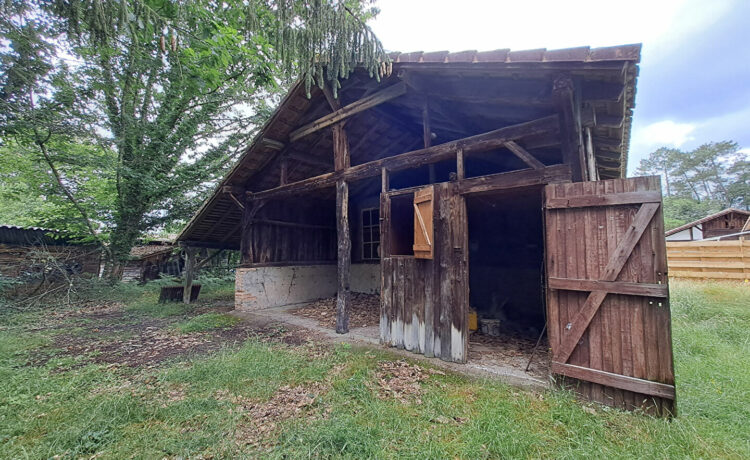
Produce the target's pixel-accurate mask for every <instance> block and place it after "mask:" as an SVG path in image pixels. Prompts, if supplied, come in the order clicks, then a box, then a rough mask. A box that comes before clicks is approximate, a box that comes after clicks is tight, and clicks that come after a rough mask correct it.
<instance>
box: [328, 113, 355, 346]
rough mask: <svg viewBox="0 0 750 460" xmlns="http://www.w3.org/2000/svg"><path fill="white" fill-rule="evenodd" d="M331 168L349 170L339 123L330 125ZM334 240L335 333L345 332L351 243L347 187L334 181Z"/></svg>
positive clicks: (343, 182)
mask: <svg viewBox="0 0 750 460" xmlns="http://www.w3.org/2000/svg"><path fill="white" fill-rule="evenodd" d="M332 130H333V167H334V170H335V171H343V170H345V169H347V168H348V167H349V166H350V163H351V162H350V160H349V140H348V138H347V136H346V131H345V130H344V125H343V123H338V124H335V125H333V127H332ZM336 237H337V240H338V248H339V249H338V257H337V274H338V277H337V278H338V287H337V292H336V332H337V333H338V334H346V333H348V332H349V298H350V295H349V280H350V271H351V262H352V242H351V238H350V235H349V184H348V183H347V182H346V180H345V179H343V178H339V179H337V180H336Z"/></svg>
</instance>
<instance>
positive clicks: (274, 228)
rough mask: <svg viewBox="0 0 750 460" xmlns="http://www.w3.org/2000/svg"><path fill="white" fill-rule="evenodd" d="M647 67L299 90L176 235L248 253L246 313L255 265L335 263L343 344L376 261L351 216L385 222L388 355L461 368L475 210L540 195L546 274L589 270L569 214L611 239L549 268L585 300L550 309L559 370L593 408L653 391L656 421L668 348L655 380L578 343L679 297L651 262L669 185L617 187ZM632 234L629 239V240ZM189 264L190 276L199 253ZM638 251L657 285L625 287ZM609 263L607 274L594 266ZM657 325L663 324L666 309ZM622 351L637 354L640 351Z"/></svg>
mask: <svg viewBox="0 0 750 460" xmlns="http://www.w3.org/2000/svg"><path fill="white" fill-rule="evenodd" d="M639 58H640V45H626V46H620V47H611V48H597V49H590V48H588V47H581V48H570V49H564V50H553V51H547V50H526V51H515V52H513V51H509V50H496V51H491V52H485V53H477V52H474V51H470V52H462V53H443V52H440V53H405V54H399V53H397V54H394V55H393V56H392V59H393V63H392V64H393V72H392V73H391V74H390V75H388V76H387V77H385V78H383V80H382V81H375V80H373V79H370V78H369V77H368V76H367V75H366V74H365V73H364V72H362V71H355V72H354V73H353V74H352V75H351V76H350V78H348V79H346V80H343V81H342V82H341V88H340V89H339V90H338V98H334V97H333V93H332V91H331V89H330V88H329V87H327V86H326V87H323V88H313V89H312V94H311V97H309V98H308V97H306V96H305V94H304V85H303V84H301V83H297V84H296V85H295V86H294V87H293V88H292V89H291V91H290V93H289V94H288V95H287V97H286V98H285V99H284V100H283V101H282V103H281V105H280V106H279V108H278V109H277V110H276V112H275V113H274V114H273V115H272V117H271V118H270V119H269V121H268V122H267V123H266V125H265V126H264V127H263V128H262V129H261V130H260V132H259V134H258V136H257V138H256V139H255V141H254V142H253V143H252V144H251V145H250V146H249V147H248V149H247V150H246V152H245V153H244V154H243V156H242V157H241V158H240V159H239V161H238V163H237V164H236V165H235V166H234V168H233V169H232V170H231V171H230V172H229V174H228V175H227V177H226V178H225V179H224V180H223V181H222V182H221V184H219V186H218V188H217V190H216V192H215V193H214V194H213V196H212V197H211V198H209V199H208V200H207V201H206V203H204V205H203V206H202V207H201V209H200V210H199V211H198V214H197V215H196V216H195V217H194V218H193V219H192V220H191V221H190V222H189V223H188V225H187V226H186V228H185V229H184V230H183V232H182V233H181V234H180V236H179V237H178V239H179V241H180V242H181V244H182V245H184V246H188V247H194V246H203V247H215V248H227V249H238V250H240V251H241V254H242V264H241V266H240V270H245V271H244V272H243V274H240V273H239V272H238V291H237V297H236V298H237V302H238V305H241V304H242V302H251V301H253V302H254V301H255V299H256V297H257V296H255V294H246V293H244V291H243V292H240V289H239V285H240V278H241V277H242V276H245V273H249V272H248V270H250V271H252V270H255V269H260V268H270V267H277V268H278V267H286V266H291V267H294V266H307V267H309V266H317V267H325V266H328V265H332V264H335V267H336V270H335V273H336V279H335V292H336V332H338V333H340V334H344V333H347V332H348V331H349V314H350V310H351V308H350V302H351V297H352V296H351V292H352V290H353V284H354V281H355V280H354V279H353V277H352V270H353V266H354V265H355V264H363V263H367V262H371V261H370V260H362V259H365V257H364V256H363V255H362V254H363V253H364V251H362V246H358V244H360V245H361V244H364V243H363V242H362V241H361V235H362V231H363V229H362V228H361V227H364V226H365V224H364V223H359V219H357V218H350V215H351V214H352V212H354V213H355V214H353V215H354V216H356V215H357V214H356V212H357V211H358V210H360V211H361V210H362V209H372V208H378V206H379V208H378V210H379V213H378V214H377V215H379V220H380V222H379V227H378V226H377V225H375V224H373V222H368V223H367V231H368V232H371V233H368V235H373V234H377V235H378V238H379V239H378V242H377V244H378V245H379V246H378V251H377V257H379V259H380V260H379V262H380V263H379V268H380V286H379V292H380V293H381V309H380V340H381V343H383V344H387V345H391V346H396V347H400V348H405V349H407V350H410V351H414V352H417V353H423V354H425V355H427V356H437V357H440V358H441V359H444V360H447V361H454V362H466V361H467V359H468V345H469V342H468V319H467V318H468V310H469V301H470V300H469V282H470V278H469V239H468V233H469V231H468V226H469V224H468V222H469V218H468V217H467V216H468V208H467V200H476V199H485V198H487V197H490V198H493V197H495V198H496V197H497V196H498V194H501V193H500V192H502V194H505V195H513V194H514V193H515V194H520V195H522V196H524V197H527V196H529V194H534V193H536V195H535V196H536V199H539V200H541V199H542V198H541V196H542V194H544V197H545V198H544V201H543V209H539V208H538V209H537V211H538V212H537V216H538V218H539V222H543V220H544V219H547V217H544V218H543V216H550V217H549V221H550V222H552V221H555V222H558V224H557V225H558V227H556V228H555V229H553V228H551V227H549V225H548V226H547V227H546V228H545V229H544V231H545V232H546V233H545V234H543V232H542V231H540V233H539V239H540V241H541V242H540V244H539V245H537V246H536V247H542V248H543V249H542V251H543V252H544V254H545V256H544V257H546V258H547V259H546V261H541V262H540V264H539V265H544V266H549V267H552V266H553V265H554V264H559V257H565V258H567V259H566V260H568V261H575V260H578V262H579V263H583V262H584V255H582V254H581V253H580V251H579V252H576V253H573V254H571V253H566V252H565V251H566V250H568V251H569V252H570V251H574V250H577V249H578V248H583V246H584V243H581V242H575V241H570V242H569V243H568V244H567V245H565V244H560V241H559V240H557V239H556V238H557V234H556V233H555V232H559V231H561V228H562V227H561V226H562V225H563V223H564V224H565V225H568V226H570V225H572V224H571V223H569V222H568V220H566V219H567V217H566V216H567V214H566V213H570V215H576V216H577V217H576V219H578V220H582V222H584V223H585V225H588V226H589V227H587V228H586V231H589V232H595V231H598V232H599V233H602V232H605V233H606V231H611V234H607V235H608V236H607V238H608V243H609V246H608V247H607V248H609V249H607V248H605V249H601V247H600V246H597V247H596V249H594V250H595V251H599V252H598V253H596V254H595V255H594V256H590V257H588V258H586V259H585V262H586V263H589V262H591V263H593V264H594V265H595V266H594V267H593V268H591V270H592V272H593V271H595V272H597V273H598V277H596V278H591V277H587V276H578V274H576V270H575V268H570V270H569V271H568V272H566V271H565V270H563V271H554V270H551V271H546V272H545V275H544V277H545V278H544V279H545V281H544V289H545V290H546V292H548V293H558V292H566V293H573V294H570V295H567V296H563V297H559V298H558V297H556V295H557V294H554V295H553V294H549V295H548V296H547V301H546V305H547V309H548V310H549V315H550V319H549V321H548V325H549V328H550V329H549V337H550V342H551V345H552V348H553V362H552V365H551V372H552V373H553V374H556V375H559V376H564V377H568V378H571V379H574V380H578V381H580V382H582V384H583V386H584V387H585V388H586V389H587V390H586V391H589V389H590V388H593V389H591V390H590V391H591V393H590V394H587V396H588V397H590V398H591V399H594V400H597V401H600V402H604V403H610V402H611V401H608V400H607V399H606V398H605V397H603V396H602V395H606V392H601V391H600V389H599V387H597V386H596V385H601V386H603V387H607V388H615V389H616V390H617V391H621V392H625V393H618V395H621V396H622V395H623V394H624V395H625V396H623V397H622V398H624V399H621V400H618V401H616V404H614V405H617V406H618V407H631V408H632V407H636V406H638V403H637V401H636V399H637V398H638V397H640V396H639V395H646V396H647V397H650V398H655V401H656V403H654V404H653V405H652V406H651V407H656V411H657V412H658V413H665V414H666V413H673V410H674V404H673V401H674V375H673V372H672V367H671V366H672V362H671V338H669V337H668V338H669V340H666V339H665V340H662V342H659V344H658V347H657V348H658V356H659V359H661V360H662V361H661V363H660V365H662V366H664V368H665V369H668V372H667V371H665V372H664V373H662V374H660V375H658V376H657V375H644V376H641V375H640V374H638V373H635V374H633V373H632V372H631V373H630V374H629V373H628V371H627V370H622V369H616V368H611V367H612V366H609V364H607V365H606V366H605V365H601V364H598V363H596V362H589V361H587V360H583V359H582V358H581V356H582V354H583V353H584V352H585V351H586V350H588V349H587V348H586V347H587V346H588V345H585V346H582V345H581V344H582V343H585V342H586V341H587V340H588V337H589V335H588V334H590V330H591V329H592V328H594V329H596V328H597V327H599V323H600V322H601V321H606V320H603V319H601V318H600V316H601V314H600V313H598V312H600V311H602V310H606V309H611V308H614V307H611V306H610V303H612V302H613V301H612V300H611V299H612V298H613V297H617V296H631V297H634V298H639V299H660V300H658V301H657V302H659V304H661V303H662V302H667V301H668V289H667V287H666V285H665V284H662V283H661V281H662V278H663V276H664V273H663V271H662V268H663V267H666V262H665V261H664V263H663V264H662V262H661V260H657V259H658V257H660V256H661V255H662V252H661V246H660V245H659V240H658V239H655V237H653V235H655V234H656V233H658V231H657V230H658V228H659V225H658V224H657V221H658V219H660V216H661V214H660V212H661V194H660V192H659V189H658V184H656V183H654V182H653V181H651V182H647V183H645V182H642V181H640V182H639V181H635V182H632V183H631V182H628V181H629V180H626V179H622V178H623V177H624V175H625V171H626V168H627V150H628V143H629V135H630V125H631V119H632V110H633V106H634V96H635V79H636V76H637V70H638V69H637V63H638V60H639ZM617 181H625V182H617ZM581 184H586V185H585V186H583V190H584V192H586V191H590V189H593V188H596V187H598V188H602V191H601V193H580V192H581V190H579V188H577V187H578V186H579V185H581ZM568 185H570V186H571V187H570V188H566V187H567V186H568ZM556 187H562V188H560V189H559V190H558V189H557V188H556ZM612 187H614V188H613V189H611V190H610V188H612ZM605 188H606V190H604V189H605ZM615 188H616V189H615ZM554 190H557V192H556V193H557V194H555V192H553V191H554ZM597 190H598V189H597ZM539 203H541V201H539ZM524 204H533V201H528V202H524ZM527 207H528V206H527ZM540 208H541V206H540ZM592 209H600V210H602V213H604V212H605V211H606V212H607V213H610V214H612V215H614V214H616V213H623V214H622V215H621V216H620V218H619V220H613V219H610V220H606V219H602V220H601V222H599V224H598V225H599V226H598V227H597V226H596V224H597V221H596V219H592V220H588V217H590V216H593V215H594V214H596V213H595V212H594V211H592ZM623 209H624V210H625V211H623ZM558 211H559V212H558ZM556 212H557V214H556ZM576 213H578V214H576ZM498 215H499V214H498ZM602 215H604V214H602ZM607 215H609V214H607ZM618 215H619V214H618ZM560 216H562V217H560ZM581 216H584V218H583V219H580V218H579V217H581ZM558 218H560V220H559V221H556V220H555V219H558ZM596 218H599V217H598V215H597V217H596ZM631 220H632V221H631ZM560 222H562V223H560ZM570 222H574V220H573V219H572V218H571V220H570ZM575 222H577V221H575ZM624 223H626V224H627V228H626V229H625V228H620V227H617V225H625V224H624ZM615 224H616V225H615ZM539 225H541V226H544V225H545V224H543V223H541V224H539ZM575 225H578V224H575ZM610 227H611V228H610ZM662 233H663V232H662ZM602 234H603V233H602ZM644 235H646V236H644ZM566 237H567V238H574V237H579V238H580V237H581V234H575V233H573V232H569V233H568V234H566ZM368 241H369V243H368V244H371V245H372V244H374V243H373V242H372V241H371V240H368ZM642 241H646V242H647V243H648V244H651V245H652V246H653V248H654V254H656V257H655V258H652V259H651V260H650V261H649V260H648V259H647V256H646V255H643V256H641V255H640V252H639V251H642V250H643V248H642V247H641V246H643V245H645V244H646V243H643V242H642ZM662 243H663V241H662ZM368 248H371V249H370V253H369V254H370V256H369V257H368V259H375V261H376V262H377V261H378V260H377V257H372V255H373V254H374V253H375V249H374V246H371V247H370V246H368ZM607 251H609V252H607ZM558 253H559V254H558ZM186 254H187V255H188V260H187V266H188V267H192V266H193V265H194V261H191V260H190V254H191V252H190V251H189V250H186ZM550 254H554V257H553V256H551V255H550ZM631 254H637V257H638V258H640V259H642V260H643V264H642V265H638V266H639V267H640V268H641V269H642V270H644V272H645V273H647V274H648V277H650V278H653V279H654V280H657V278H658V280H657V281H659V282H656V281H651V282H644V281H643V280H642V279H641V278H639V277H638V276H636V277H635V278H633V279H630V278H628V277H630V276H631V275H632V269H628V268H627V267H629V266H630V265H632V264H633V262H632V260H631V259H633V258H634V257H636V256H632V257H631ZM544 257H541V258H544ZM576 258H578V259H576ZM640 259H639V260H640ZM600 261H603V262H602V267H599V266H598V265H596V264H598V263H599V262H600ZM640 263H641V262H639V264H640ZM628 264H630V265H628ZM555 268H556V269H557V266H555ZM651 269H654V270H655V271H654V273H651V272H649V270H651ZM326 270H329V269H326ZM540 270H541V269H540ZM326 273H329V272H328V271H326ZM540 273H541V272H540ZM583 275H586V273H583ZM191 276H192V275H188V276H187V277H186V278H188V280H187V283H186V285H189V282H190V280H189V278H190V277H191ZM648 277H647V278H648ZM537 280H538V278H537ZM664 281H665V279H664ZM537 284H538V282H537ZM290 291H291V287H290ZM187 292H188V291H187V288H186V293H187ZM579 294H580V296H579ZM576 296H579V297H580V299H581V302H580V304H575V305H574V303H572V300H570V299H573V298H576V299H578V298H579V297H576ZM540 297H542V296H540ZM560 299H563V300H560ZM187 300H188V297H186V301H187ZM566 302H571V303H570V305H568V304H567V303H566ZM651 303H653V301H651ZM615 304H616V305H619V304H617V302H615ZM622 304H623V305H624V304H625V302H622ZM561 305H562V306H563V307H564V308H565V311H564V312H563V313H562V315H563V316H564V315H567V314H568V311H570V312H571V317H569V318H567V319H566V321H567V322H566V323H560V322H559V321H563V319H561V318H562V317H561V316H559V315H558V313H559V312H558V311H557V309H559V308H561V307H560V306H561ZM634 305H635V304H634ZM638 305H640V304H638ZM648 305H650V304H648ZM603 306H604V307H603ZM617 308H619V306H618V307H617ZM639 308H640V307H639ZM645 308H646V309H648V307H645ZM573 312H574V313H575V314H573ZM648 314H649V315H651V312H649V313H648ZM626 316H627V314H623V317H626ZM646 316H648V315H646ZM646 316H644V318H645V317H646ZM649 318H650V316H649ZM653 318H655V321H656V320H658V321H660V322H662V324H664V322H665V321H668V320H669V316H668V312H667V314H666V316H665V315H664V313H663V312H656V313H654V314H653ZM665 318H666V319H665ZM553 319H554V320H555V321H557V322H555V323H554V324H553V322H552V321H553ZM558 319H559V321H558ZM545 321H547V319H545ZM628 321H629V320H628ZM634 324H635V323H634ZM628 327H629V324H628ZM597 331H598V329H597ZM597 333H598V332H597ZM654 340H655V339H654ZM654 343H656V342H654ZM581 347H583V348H585V350H584V351H581V350H580V349H581ZM620 352H621V353H623V354H625V353H626V352H627V353H631V352H632V353H633V356H635V358H633V359H636V358H637V359H640V358H641V356H640V355H638V353H641V352H643V350H640V351H639V350H625V349H622V350H620ZM651 353H654V352H653V351H652V352H651ZM641 354H642V353H641ZM667 358H668V359H667ZM608 366H609V367H608ZM631 374H632V375H631ZM636 374H637V375H636ZM586 385H589V386H586ZM607 391H609V390H607ZM597 392H599V393H597ZM594 395H598V396H594ZM634 395H635V396H634ZM628 404H629V406H628Z"/></svg>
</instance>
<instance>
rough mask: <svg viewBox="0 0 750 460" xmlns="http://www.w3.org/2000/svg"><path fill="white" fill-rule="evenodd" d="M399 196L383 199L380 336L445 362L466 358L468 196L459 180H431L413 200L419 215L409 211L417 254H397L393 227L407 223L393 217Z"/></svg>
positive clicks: (391, 343) (387, 343)
mask: <svg viewBox="0 0 750 460" xmlns="http://www.w3.org/2000/svg"><path fill="white" fill-rule="evenodd" d="M394 194H398V192H394ZM398 198H401V199H403V197H398ZM398 198H397V197H394V196H392V195H389V194H383V195H382V196H381V202H380V203H381V210H380V216H381V229H380V232H381V233H380V234H381V261H380V268H381V289H380V292H381V294H380V341H381V343H383V344H385V345H390V346H393V347H398V348H403V349H406V350H409V351H412V352H414V353H420V354H424V355H426V356H435V357H439V358H440V359H442V360H444V361H452V362H460V363H462V362H466V360H467V357H468V337H469V331H468V307H469V292H468V289H469V282H468V260H467V257H468V239H467V234H468V233H467V231H466V204H465V201H464V197H463V196H461V195H460V194H459V193H458V190H457V187H456V184H454V183H442V184H435V185H430V186H426V187H424V188H422V189H420V190H417V191H416V192H415V193H414V196H413V203H410V204H409V205H410V207H411V209H413V210H414V214H413V215H409V216H408V217H409V219H410V220H411V219H413V224H414V240H413V241H414V244H413V246H410V247H413V252H414V254H413V255H404V254H394V253H393V251H394V250H395V248H396V247H403V245H402V244H396V243H395V242H394V239H395V238H396V232H395V231H394V228H398V227H400V226H401V225H402V224H403V222H395V221H393V219H397V218H398V217H397V216H396V215H395V214H394V213H392V209H393V203H392V200H395V199H398ZM416 213H419V214H418V215H417V214H416ZM401 218H402V219H403V218H404V217H403V215H402V216H401ZM420 220H421V222H420Z"/></svg>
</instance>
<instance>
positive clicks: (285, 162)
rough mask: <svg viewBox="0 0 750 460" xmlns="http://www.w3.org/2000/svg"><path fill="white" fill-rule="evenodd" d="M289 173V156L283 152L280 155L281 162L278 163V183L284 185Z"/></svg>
mask: <svg viewBox="0 0 750 460" xmlns="http://www.w3.org/2000/svg"><path fill="white" fill-rule="evenodd" d="M288 175H289V156H288V155H286V154H283V155H282V156H281V163H280V164H279V185H286V184H287V182H288Z"/></svg>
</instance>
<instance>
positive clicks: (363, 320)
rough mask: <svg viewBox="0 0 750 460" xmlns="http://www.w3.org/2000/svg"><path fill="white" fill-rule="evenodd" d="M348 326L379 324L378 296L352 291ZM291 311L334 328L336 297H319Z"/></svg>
mask: <svg viewBox="0 0 750 460" xmlns="http://www.w3.org/2000/svg"><path fill="white" fill-rule="evenodd" d="M349 305H350V310H349V327H350V328H355V327H368V326H377V325H379V324H380V296H379V295H377V294H363V293H360V292H352V293H351V298H350V303H349ZM291 313H293V314H295V315H299V316H304V317H306V318H311V319H314V320H317V321H318V323H319V324H320V325H321V326H325V327H328V328H331V329H335V328H336V298H335V297H331V298H328V299H321V300H317V301H315V302H312V303H309V304H307V305H304V306H302V307H300V308H298V309H296V310H293V311H292V312H291Z"/></svg>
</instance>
